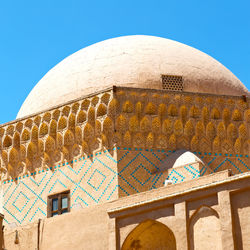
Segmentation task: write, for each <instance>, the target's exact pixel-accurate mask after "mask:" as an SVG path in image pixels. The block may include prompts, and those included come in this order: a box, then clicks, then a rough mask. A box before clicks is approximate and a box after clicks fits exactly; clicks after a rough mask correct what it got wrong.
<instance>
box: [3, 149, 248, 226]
mask: <svg viewBox="0 0 250 250" xmlns="http://www.w3.org/2000/svg"><path fill="white" fill-rule="evenodd" d="M112 152H113V153H112V154H111V153H110V152H108V151H104V152H102V153H97V154H96V155H95V156H93V157H89V158H79V159H77V160H74V161H73V162H71V164H61V165H57V166H54V167H53V168H52V167H51V168H47V169H44V170H41V171H37V172H33V173H31V174H26V175H24V176H22V177H19V178H18V180H16V181H15V180H9V181H5V182H4V215H5V218H4V219H5V223H13V222H15V223H16V224H23V223H24V224H25V223H29V222H32V221H35V220H37V219H38V218H43V217H45V216H46V213H47V196H48V195H49V194H52V193H56V192H61V191H63V190H68V189H70V195H71V207H73V206H74V204H76V203H77V204H80V205H81V207H83V208H84V207H87V206H89V205H94V204H98V203H102V202H107V201H111V200H114V199H117V198H118V197H122V196H127V195H131V194H135V193H138V192H143V191H146V190H151V189H155V188H158V187H161V186H163V185H164V182H165V180H166V179H167V180H171V181H172V182H173V183H181V182H183V181H185V180H190V179H195V178H198V177H200V176H203V175H205V174H207V173H208V170H207V167H205V166H204V167H202V168H196V167H194V165H186V166H184V167H183V168H176V169H171V168H170V169H167V171H166V169H164V170H160V165H161V164H162V162H163V160H164V162H165V161H166V158H167V157H168V156H170V155H171V154H172V153H173V152H174V151H165V150H141V149H131V148H117V150H114V151H112ZM194 153H195V154H196V155H197V156H198V157H199V158H201V159H202V160H203V161H204V162H205V163H206V165H207V166H208V167H209V168H210V169H211V170H212V171H213V172H218V171H221V170H224V169H228V168H230V169H231V170H232V172H233V173H234V174H239V173H242V172H246V171H249V170H250V167H249V158H248V155H230V154H212V153H200V152H194ZM116 154H117V155H116Z"/></svg>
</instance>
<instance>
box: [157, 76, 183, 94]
mask: <svg viewBox="0 0 250 250" xmlns="http://www.w3.org/2000/svg"><path fill="white" fill-rule="evenodd" d="M161 77H162V88H163V89H166V90H174V91H183V79H182V76H174V75H162V76H161Z"/></svg>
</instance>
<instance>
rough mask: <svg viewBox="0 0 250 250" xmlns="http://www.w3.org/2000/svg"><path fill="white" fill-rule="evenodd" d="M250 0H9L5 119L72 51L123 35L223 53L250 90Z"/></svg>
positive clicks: (2, 62) (0, 73)
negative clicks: (49, 71) (50, 70)
mask: <svg viewBox="0 0 250 250" xmlns="http://www.w3.org/2000/svg"><path fill="white" fill-rule="evenodd" d="M249 10H250V1H249V0H244V1H242V0H238V1H233V0H227V1H226V0H221V1H218V0H209V1H202V0H190V1H187V0H179V1H176V0H172V1H169V0H161V1H159V0H154V1H148V0H144V1H141V0H136V1H135V0H134V1H131V0H126V1H120V0H116V1H113V0H106V1H95V0H92V1H90V0H89V1H86V0H67V1H65V0H60V1H59V0H43V1H34V0H32V1H30V0H24V1H19V0H9V1H1V3H0V86H1V98H0V123H5V122H8V121H11V120H14V119H15V117H16V114H17V112H18V110H19V108H20V106H21V105H22V103H23V101H24V100H25V98H26V96H27V95H28V94H29V92H30V91H31V89H32V88H33V87H34V86H35V84H36V83H37V82H38V81H39V80H40V79H41V78H42V77H43V76H44V75H45V74H46V72H47V71H48V70H49V69H51V68H52V67H53V66H55V65H56V64H57V63H59V62H60V61H61V60H62V59H64V58H65V57H66V56H68V55H70V54H72V53H74V52H76V51H77V50H79V49H81V48H83V47H86V46H88V45H91V44H93V43H96V42H99V41H102V40H105V39H108V38H112V37H117V36H123V35H135V34H144V35H155V36H161V37H165V38H170V39H173V40H176V41H179V42H182V43H185V44H187V45H190V46H193V47H195V48H197V49H199V50H201V51H203V52H205V53H207V54H209V55H211V56H212V57H214V58H215V59H217V60H219V61H220V62H221V63H222V64H224V65H225V66H226V67H227V68H229V69H230V70H231V71H232V72H233V73H234V74H235V75H236V76H237V77H238V78H239V79H240V80H241V81H242V82H243V83H244V84H245V85H246V86H247V87H248V89H250V15H249Z"/></svg>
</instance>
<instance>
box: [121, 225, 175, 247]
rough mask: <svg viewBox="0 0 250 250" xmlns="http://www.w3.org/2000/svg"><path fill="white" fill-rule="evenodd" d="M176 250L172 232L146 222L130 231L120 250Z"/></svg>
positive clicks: (161, 226)
mask: <svg viewBox="0 0 250 250" xmlns="http://www.w3.org/2000/svg"><path fill="white" fill-rule="evenodd" d="M142 249H143V250H176V240H175V236H174V234H173V232H172V231H171V230H170V229H169V228H168V227H167V226H165V225H164V224H162V223H160V222H157V221H153V220H146V221H144V222H142V223H140V224H139V225H138V226H137V227H136V228H135V229H134V230H132V231H131V232H130V233H129V235H128V236H127V238H126V239H125V241H124V243H123V245H122V250H142Z"/></svg>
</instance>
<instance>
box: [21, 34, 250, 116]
mask: <svg viewBox="0 0 250 250" xmlns="http://www.w3.org/2000/svg"><path fill="white" fill-rule="evenodd" d="M162 75H174V76H181V77H182V79H183V91H187V92H199V93H210V94H223V95H242V94H248V90H247V89H246V87H245V86H244V85H243V84H242V83H241V82H240V80H239V79H238V78H236V77H235V76H234V75H233V74H232V73H231V72H230V71H229V70H228V69H227V68H225V67H224V66H223V65H222V64H220V63H219V62H218V61H216V60H215V59H213V58H212V57H210V56H208V55H207V54H204V53H203V52H201V51H199V50H197V49H194V48H192V47H189V46H187V45H185V44H181V43H179V42H176V41H172V40H169V39H165V38H160V37H153V36H143V35H136V36H124V37H118V38H113V39H109V40H105V41H102V42H99V43H96V44H94V45H91V46H89V47H86V48H84V49H81V50H79V51H78V52H76V53H74V54H72V55H70V56H69V57H67V58H65V59H64V60H63V61H62V62H60V63H59V64H57V65H56V66H55V67H54V68H52V69H51V70H50V71H49V72H48V73H47V74H46V75H45V76H44V77H43V78H42V79H41V80H40V81H39V82H38V83H37V84H36V86H35V87H34V88H33V90H32V91H31V92H30V94H29V95H28V97H27V98H26V100H25V101H24V103H23V105H22V107H21V109H20V110H19V113H18V115H17V118H20V117H24V116H27V115H30V114H32V113H36V112H40V111H43V110H46V109H49V108H52V107H53V106H56V105H59V104H62V103H65V102H67V101H70V100H73V99H76V98H79V97H81V96H84V95H87V94H91V93H93V92H95V91H100V90H102V89H105V88H107V87H110V86H112V85H116V86H125V87H138V88H154V89H162Z"/></svg>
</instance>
